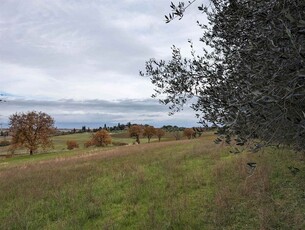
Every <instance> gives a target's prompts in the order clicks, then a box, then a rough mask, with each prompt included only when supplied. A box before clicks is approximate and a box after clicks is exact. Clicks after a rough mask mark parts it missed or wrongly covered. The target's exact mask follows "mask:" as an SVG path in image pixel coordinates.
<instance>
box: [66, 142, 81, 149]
mask: <svg viewBox="0 0 305 230" xmlns="http://www.w3.org/2000/svg"><path fill="white" fill-rule="evenodd" d="M75 148H79V145H78V143H77V142H76V141H67V149H69V150H72V149H75Z"/></svg>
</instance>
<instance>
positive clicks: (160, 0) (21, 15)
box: [0, 0, 204, 128]
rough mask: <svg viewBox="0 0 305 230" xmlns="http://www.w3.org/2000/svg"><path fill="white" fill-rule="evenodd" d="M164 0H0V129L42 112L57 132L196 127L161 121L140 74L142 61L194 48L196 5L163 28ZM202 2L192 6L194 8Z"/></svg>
mask: <svg viewBox="0 0 305 230" xmlns="http://www.w3.org/2000/svg"><path fill="white" fill-rule="evenodd" d="M170 2H171V1H168V0H153V1H152V0H120V1H115V0H52V1H46V0H26V1H24V0H1V7H0V93H1V94H2V95H4V96H2V98H4V99H5V100H6V101H7V102H6V103H1V110H0V123H2V124H3V125H5V124H7V120H8V116H9V115H10V114H13V113H15V112H27V111H32V110H36V111H43V112H46V113H48V114H50V115H51V116H52V117H54V118H55V120H56V125H57V126H58V127H67V128H68V127H76V128H78V127H81V126H82V125H87V126H89V127H98V126H102V125H103V124H104V123H107V124H108V125H113V124H117V123H118V122H120V123H126V122H128V121H130V122H132V123H147V124H152V125H156V126H160V125H163V124H177V125H184V126H195V125H197V123H196V122H197V119H196V118H195V116H194V112H192V111H191V110H190V109H185V110H184V111H183V112H182V113H179V114H176V115H174V116H171V117H169V116H168V111H169V110H168V108H167V107H166V106H164V105H160V104H159V103H158V101H157V100H156V99H151V98H150V96H151V94H152V93H153V85H152V84H151V83H150V81H149V79H147V78H143V77H140V76H139V74H138V73H139V70H144V67H145V61H146V60H148V59H149V58H152V57H154V58H157V59H168V58H169V57H170V55H171V49H170V47H171V46H172V45H173V44H175V45H176V46H177V47H180V48H181V49H182V53H184V54H185V55H189V47H188V43H187V41H188V39H191V40H192V41H193V42H194V43H195V46H197V47H200V45H201V44H200V42H199V41H198V39H199V37H200V34H201V31H200V28H198V26H197V25H196V21H197V20H200V21H203V20H204V17H203V15H201V14H200V12H198V10H197V5H196V3H195V5H193V6H192V7H190V8H189V10H188V11H187V13H186V14H185V16H184V18H183V20H175V21H173V22H172V23H169V24H166V23H165V22H164V15H165V14H168V13H169V12H170V7H169V5H170ZM200 3H201V2H198V4H200Z"/></svg>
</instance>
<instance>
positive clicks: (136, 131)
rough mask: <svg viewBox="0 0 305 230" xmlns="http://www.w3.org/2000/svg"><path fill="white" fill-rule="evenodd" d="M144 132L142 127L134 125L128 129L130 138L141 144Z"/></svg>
mask: <svg viewBox="0 0 305 230" xmlns="http://www.w3.org/2000/svg"><path fill="white" fill-rule="evenodd" d="M142 132H143V130H142V127H141V126H140V125H132V126H130V128H129V129H128V133H129V136H130V137H134V138H136V142H137V143H138V144H140V136H141V134H142Z"/></svg>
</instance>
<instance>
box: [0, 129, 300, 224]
mask: <svg viewBox="0 0 305 230" xmlns="http://www.w3.org/2000/svg"><path fill="white" fill-rule="evenodd" d="M213 138H214V137H213V135H211V134H206V135H204V136H203V137H202V138H201V139H195V140H182V141H172V142H161V143H151V144H145V145H135V146H122V147H117V148H113V149H109V150H105V151H101V149H98V150H94V151H91V150H90V151H88V152H86V153H84V152H83V153H82V152H79V153H78V154H76V153H75V154H74V155H71V156H69V157H60V158H55V157H54V156H53V158H47V159H41V158H35V156H34V157H32V158H31V157H29V156H28V157H25V158H23V160H24V161H23V162H22V161H21V162H18V163H15V162H11V161H6V163H7V164H5V165H0V191H1V196H0V206H1V209H0V229H287V228H290V229H304V228H305V223H304V213H305V202H304V200H305V187H304V182H305V167H304V162H303V161H302V156H301V155H300V154H296V153H294V152H292V151H290V150H287V149H286V150H279V149H265V151H264V152H260V153H258V154H255V155H253V154H249V153H242V154H238V155H232V154H230V153H229V150H230V149H229V147H226V146H219V145H215V144H214V143H213V142H212V140H213ZM27 158H31V159H33V160H32V161H26V159H27ZM248 162H256V163H257V167H256V168H255V169H254V170H252V171H251V170H249V169H248V168H247V163H248ZM290 166H293V167H295V168H298V169H299V171H298V172H297V173H295V174H294V173H292V171H291V170H290V169H288V167H290Z"/></svg>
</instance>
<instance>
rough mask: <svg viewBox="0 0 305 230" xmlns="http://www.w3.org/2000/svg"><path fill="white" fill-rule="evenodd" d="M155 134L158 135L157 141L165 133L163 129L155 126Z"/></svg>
mask: <svg viewBox="0 0 305 230" xmlns="http://www.w3.org/2000/svg"><path fill="white" fill-rule="evenodd" d="M155 131H156V136H157V137H158V140H159V142H160V141H161V138H162V137H163V136H164V135H165V131H164V130H163V129H160V128H156V129H155Z"/></svg>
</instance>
